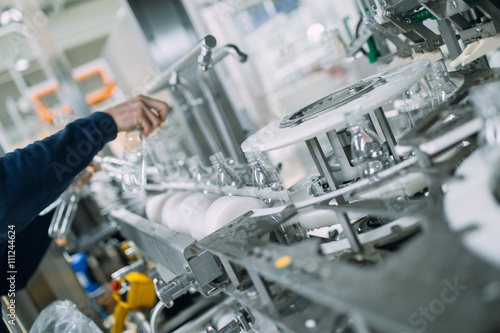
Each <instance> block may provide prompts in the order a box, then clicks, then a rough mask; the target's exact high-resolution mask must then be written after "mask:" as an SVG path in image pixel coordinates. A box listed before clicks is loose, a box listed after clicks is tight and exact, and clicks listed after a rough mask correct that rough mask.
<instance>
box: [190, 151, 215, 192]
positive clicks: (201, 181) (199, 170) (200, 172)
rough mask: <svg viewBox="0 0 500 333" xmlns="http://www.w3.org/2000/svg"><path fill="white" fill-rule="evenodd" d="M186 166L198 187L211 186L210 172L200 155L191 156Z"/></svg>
mask: <svg viewBox="0 0 500 333" xmlns="http://www.w3.org/2000/svg"><path fill="white" fill-rule="evenodd" d="M186 164H187V166H188V168H189V173H190V174H191V178H192V179H193V180H194V181H195V183H196V184H197V185H201V186H207V187H208V186H210V184H211V181H210V171H208V170H207V169H206V168H205V167H204V166H203V165H202V164H201V161H200V157H199V156H198V155H194V156H191V157H190V158H188V159H187V161H186Z"/></svg>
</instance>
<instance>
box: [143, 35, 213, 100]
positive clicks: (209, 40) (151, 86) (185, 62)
mask: <svg viewBox="0 0 500 333" xmlns="http://www.w3.org/2000/svg"><path fill="white" fill-rule="evenodd" d="M216 45H217V40H216V39H215V37H214V36H212V35H207V36H205V37H203V38H202V39H201V40H200V41H199V42H198V43H197V44H196V45H195V46H193V48H192V49H191V50H190V51H189V52H187V53H186V54H185V55H184V56H182V58H180V59H179V60H177V61H176V62H174V63H173V64H172V65H171V66H170V67H169V68H168V69H167V70H166V71H164V72H162V73H160V74H159V75H158V76H156V77H155V78H154V80H152V81H151V82H149V83H148V84H147V85H146V86H145V87H144V89H145V90H146V92H147V93H148V94H152V93H155V92H157V91H159V90H161V89H165V88H167V87H168V85H169V82H170V80H171V76H172V75H173V74H174V73H175V74H176V75H177V74H178V73H180V72H182V71H183V70H185V69H187V67H188V66H189V65H191V64H192V63H193V62H195V61H196V60H197V59H198V58H199V57H200V56H201V57H202V58H204V57H208V59H210V53H211V50H212V49H213V48H214V47H215V46H216ZM205 61H206V60H205V59H202V62H201V63H200V62H199V64H200V66H205V69H204V70H206V67H207V66H208V64H204V62H205Z"/></svg>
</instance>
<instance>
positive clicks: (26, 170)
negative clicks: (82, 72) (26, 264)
mask: <svg viewBox="0 0 500 333" xmlns="http://www.w3.org/2000/svg"><path fill="white" fill-rule="evenodd" d="M116 135H117V128H116V124H115V122H114V120H113V118H111V116H109V115H108V114H106V113H103V112H95V113H93V114H92V115H90V116H88V117H85V118H81V119H78V120H75V121H74V122H72V123H70V124H68V125H67V126H66V127H65V128H64V129H63V130H62V131H60V132H58V133H56V134H54V135H51V136H50V137H47V138H45V139H43V140H41V141H36V142H34V143H32V144H30V145H28V146H27V147H25V148H23V149H16V150H15V151H13V152H11V153H8V154H5V155H3V156H2V157H0V241H2V240H5V239H6V233H7V226H8V225H15V229H16V232H19V231H21V230H22V229H24V228H25V227H26V226H27V225H28V224H29V223H30V222H31V221H32V220H33V219H34V218H35V216H37V215H38V214H39V213H40V212H41V211H42V210H43V209H44V208H45V207H47V206H48V205H49V204H50V203H52V202H53V201H54V200H55V199H57V197H58V196H59V195H60V194H61V193H62V192H63V191H64V190H65V189H66V188H67V187H68V185H69V184H70V183H71V181H72V180H73V178H74V177H75V176H76V175H77V174H78V173H80V172H81V171H82V170H83V169H85V167H86V166H88V165H89V164H90V162H91V161H92V159H93V157H94V156H95V155H96V154H97V153H98V152H99V150H101V149H102V148H103V147H104V145H105V144H106V143H107V142H109V141H111V140H113V139H114V138H115V137H116Z"/></svg>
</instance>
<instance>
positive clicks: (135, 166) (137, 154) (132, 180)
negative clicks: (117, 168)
mask: <svg viewBox="0 0 500 333" xmlns="http://www.w3.org/2000/svg"><path fill="white" fill-rule="evenodd" d="M123 160H124V163H123V167H122V188H123V190H124V191H126V192H134V193H136V192H140V191H142V190H144V188H145V187H146V140H145V139H144V136H143V134H142V128H141V127H140V126H136V127H135V128H133V129H131V130H128V131H127V133H126V134H125V141H124V146H123Z"/></svg>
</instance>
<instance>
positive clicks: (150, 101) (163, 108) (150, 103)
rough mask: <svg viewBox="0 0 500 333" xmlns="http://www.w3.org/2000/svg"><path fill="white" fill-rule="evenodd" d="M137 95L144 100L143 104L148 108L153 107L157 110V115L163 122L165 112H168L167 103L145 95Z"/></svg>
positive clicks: (165, 116)
mask: <svg viewBox="0 0 500 333" xmlns="http://www.w3.org/2000/svg"><path fill="white" fill-rule="evenodd" d="M139 97H140V98H141V100H142V101H143V102H144V104H146V105H147V107H148V108H149V109H154V110H156V111H157V112H158V116H159V117H160V119H161V121H162V122H164V121H165V119H167V112H168V104H167V103H165V102H162V101H160V100H157V99H154V98H151V97H147V96H142V95H140V96H139Z"/></svg>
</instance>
